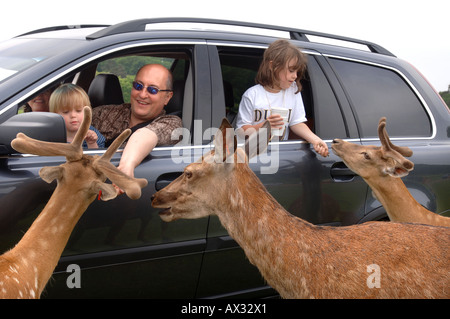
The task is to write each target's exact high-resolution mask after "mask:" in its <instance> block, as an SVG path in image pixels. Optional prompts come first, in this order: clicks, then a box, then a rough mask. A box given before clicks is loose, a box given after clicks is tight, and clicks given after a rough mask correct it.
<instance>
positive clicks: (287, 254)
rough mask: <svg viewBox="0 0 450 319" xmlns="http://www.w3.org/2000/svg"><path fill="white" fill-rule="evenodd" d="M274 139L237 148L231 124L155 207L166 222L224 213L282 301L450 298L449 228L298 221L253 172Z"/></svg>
mask: <svg viewBox="0 0 450 319" xmlns="http://www.w3.org/2000/svg"><path fill="white" fill-rule="evenodd" d="M268 134H270V128H269V127H267V125H266V126H265V127H263V128H262V129H260V130H259V131H258V133H257V134H253V135H251V136H250V138H249V139H248V140H247V142H246V144H245V147H244V149H241V148H237V147H236V141H235V137H234V131H233V129H232V128H231V126H230V125H229V123H228V121H226V120H224V121H223V123H222V125H221V127H220V129H219V130H218V132H217V134H216V136H215V139H214V145H215V149H214V150H212V151H210V152H209V153H207V154H205V155H204V156H202V158H201V159H200V160H199V161H197V162H195V163H192V164H190V165H188V166H187V167H186V168H185V170H184V173H183V175H181V176H180V177H179V178H178V179H176V180H175V181H173V182H172V183H171V184H170V185H168V186H167V187H166V188H164V189H162V190H160V191H158V192H157V193H156V194H155V195H154V196H153V199H152V205H153V207H155V208H160V209H163V211H161V212H160V217H161V218H162V219H163V220H164V221H166V222H171V221H174V220H177V219H180V218H185V219H192V218H201V217H206V216H208V215H211V214H215V215H217V216H218V217H219V219H220V221H221V223H222V225H223V226H224V227H225V228H226V229H227V230H228V233H229V234H230V235H231V237H233V238H234V239H235V240H236V241H237V243H238V244H239V245H240V246H241V247H242V248H243V250H244V252H245V254H246V256H247V257H248V259H249V261H250V262H251V263H252V264H254V265H256V266H257V267H258V269H259V270H260V272H261V274H262V275H263V277H264V278H265V280H266V281H267V282H268V283H269V284H270V285H271V286H272V287H273V288H274V289H276V290H277V291H278V292H279V293H280V295H281V296H282V297H283V298H449V297H450V291H449V290H448V289H449V286H450V265H449V262H448V261H449V258H450V255H449V250H448V247H449V245H450V229H449V228H446V227H436V226H429V225H417V224H401V223H385V222H370V223H365V224H362V225H354V226H348V227H331V226H328V227H327V226H322V227H321V226H316V225H313V224H310V223H308V222H306V221H304V220H302V219H300V218H298V217H296V216H293V215H291V214H290V213H288V212H287V211H286V210H285V209H284V208H283V207H282V206H281V205H280V204H279V203H278V202H277V201H276V200H275V199H274V198H273V197H272V196H271V195H270V194H269V193H268V192H267V190H266V189H265V188H264V186H263V184H262V183H261V181H260V180H259V179H258V178H257V176H256V175H255V174H254V173H253V171H252V170H251V169H250V168H249V166H248V159H249V158H251V157H252V156H255V155H256V154H257V153H258V152H260V151H261V150H263V148H264V147H263V146H264V144H266V143H262V142H260V141H267V140H268V138H269V137H268ZM255 140H256V142H255ZM373 265H377V266H378V267H379V270H380V277H379V279H380V282H379V288H376V287H374V286H372V285H370V284H369V281H370V280H369V277H370V276H371V273H370V272H368V271H371V269H372V267H374V268H375V266H373ZM375 269H376V268H375Z"/></svg>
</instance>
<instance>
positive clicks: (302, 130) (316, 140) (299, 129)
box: [289, 123, 328, 157]
mask: <svg viewBox="0 0 450 319" xmlns="http://www.w3.org/2000/svg"><path fill="white" fill-rule="evenodd" d="M289 129H290V130H292V131H293V132H294V133H295V134H297V135H298V136H299V137H301V138H303V139H304V140H306V141H307V142H309V143H311V144H312V145H313V146H314V150H315V151H316V152H317V153H319V154H320V155H322V156H323V157H327V156H328V146H327V144H326V143H325V142H324V141H322V139H321V138H320V137H318V136H317V135H316V134H314V133H313V132H312V131H311V130H310V128H309V127H308V125H306V124H305V123H299V124H295V125H293V126H290V127H289Z"/></svg>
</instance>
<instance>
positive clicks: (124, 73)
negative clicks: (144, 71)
mask: <svg viewBox="0 0 450 319" xmlns="http://www.w3.org/2000/svg"><path fill="white" fill-rule="evenodd" d="M174 61H175V59H174V58H168V57H154V56H136V55H132V56H124V57H118V58H112V59H109V60H105V61H103V62H100V63H99V64H98V66H97V70H96V75H98V74H102V73H110V74H115V75H116V76H117V77H118V78H119V81H120V86H121V88H122V94H123V99H124V102H125V103H130V92H131V84H132V82H133V81H134V77H135V76H136V73H137V71H139V69H140V68H141V67H142V66H143V65H146V64H151V63H156V64H162V65H164V66H165V67H166V68H168V69H171V68H172V65H173V63H174Z"/></svg>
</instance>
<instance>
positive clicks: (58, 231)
mask: <svg viewBox="0 0 450 319" xmlns="http://www.w3.org/2000/svg"><path fill="white" fill-rule="evenodd" d="M90 123H91V109H90V107H85V108H84V121H83V123H82V124H81V127H80V129H79V130H78V132H77V134H76V136H75V138H74V140H73V141H72V143H70V144H65V143H49V142H42V141H38V140H34V139H32V138H29V137H27V136H26V135H24V134H22V133H19V134H18V135H17V138H16V139H14V140H13V141H12V147H13V148H14V149H15V150H17V151H19V152H22V153H29V154H35V155H41V156H65V157H66V159H67V162H66V163H64V164H62V165H60V166H57V167H44V168H42V169H41V170H40V172H39V174H40V176H41V178H42V179H43V180H45V181H46V182H48V183H51V182H52V181H53V180H55V179H56V180H57V186H56V189H55V191H54V192H53V194H52V196H51V198H50V199H49V201H48V203H47V205H46V206H45V207H44V209H43V210H42V212H41V213H40V214H39V216H38V218H37V219H36V220H35V221H34V222H33V224H32V225H31V226H30V228H29V229H28V231H27V232H26V233H25V235H24V236H23V237H22V239H21V240H20V241H19V243H18V244H17V245H16V246H15V247H14V248H13V249H11V250H9V251H8V252H6V253H4V254H3V255H1V256H0V297H2V298H39V297H40V295H41V293H42V291H43V289H44V288H45V286H46V284H47V282H48V280H49V279H50V277H51V275H52V273H53V271H54V269H55V267H56V264H57V263H58V260H59V258H60V256H61V254H62V252H63V250H64V247H65V246H66V244H67V241H68V239H69V236H70V234H71V232H72V230H73V228H74V227H75V225H76V223H77V222H78V220H79V219H80V217H81V216H82V215H83V213H84V212H85V210H86V209H87V208H88V206H89V205H90V204H91V203H92V202H93V201H94V199H95V198H96V197H97V196H99V198H101V199H102V200H104V201H106V200H111V199H113V198H115V197H116V196H117V191H116V188H115V187H114V186H113V185H112V184H106V183H105V180H106V179H107V178H109V180H111V181H112V182H113V183H114V184H116V185H117V186H118V187H120V188H121V189H123V190H125V193H126V194H127V195H128V197H130V198H131V199H138V198H140V196H141V188H143V187H145V186H146V185H147V180H146V179H136V178H131V177H128V176H127V175H125V174H124V173H122V172H121V171H119V170H118V169H117V168H116V167H115V166H114V165H112V164H111V163H110V159H111V157H112V156H113V154H114V153H115V151H116V150H117V149H118V148H119V146H120V145H121V144H122V143H123V142H124V141H125V139H126V138H127V137H128V136H129V135H130V130H126V131H124V132H123V133H122V134H121V135H120V136H119V137H118V138H117V139H116V140H115V141H114V142H113V143H112V145H111V146H110V147H109V148H108V150H107V151H106V152H105V153H104V154H103V155H102V156H101V157H100V156H90V155H84V154H83V149H82V143H83V140H84V137H85V136H86V133H87V131H88V129H89V125H90Z"/></svg>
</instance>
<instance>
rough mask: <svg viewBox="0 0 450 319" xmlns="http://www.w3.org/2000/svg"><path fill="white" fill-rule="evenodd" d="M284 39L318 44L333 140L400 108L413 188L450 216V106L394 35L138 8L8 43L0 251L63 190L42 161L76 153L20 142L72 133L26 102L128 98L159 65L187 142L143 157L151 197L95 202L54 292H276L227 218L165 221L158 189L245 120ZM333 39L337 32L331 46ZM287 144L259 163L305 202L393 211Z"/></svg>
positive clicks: (0, 142)
mask: <svg viewBox="0 0 450 319" xmlns="http://www.w3.org/2000/svg"><path fill="white" fill-rule="evenodd" d="M192 25H193V26H194V28H190V27H191V26H192ZM269 33H270V35H268V34H269ZM281 37H285V38H288V39H291V41H292V42H293V43H295V44H296V45H297V46H298V47H300V48H301V49H302V50H303V52H304V53H305V54H307V56H308V70H307V74H306V76H305V78H304V79H303V82H302V84H303V91H302V97H303V100H304V104H305V108H306V112H307V117H308V123H309V125H310V126H311V128H312V129H313V130H314V131H315V133H316V134H317V135H319V136H320V137H321V138H322V139H324V140H325V141H326V142H327V143H328V145H330V143H331V141H332V139H333V138H342V139H345V140H349V141H352V142H354V143H361V144H379V141H378V137H377V130H376V128H377V123H378V120H379V119H380V117H382V116H385V117H387V119H388V121H387V123H388V124H387V130H388V132H389V135H390V136H391V139H392V140H393V141H394V143H395V144H397V145H401V146H408V147H410V148H411V149H412V150H413V151H414V155H413V156H412V158H411V160H412V161H413V162H414V164H415V169H414V171H413V172H412V173H410V175H409V176H407V177H406V178H404V181H405V183H406V185H407V187H408V189H409V190H410V191H411V193H412V194H413V196H414V197H415V198H416V199H417V200H418V201H419V202H420V203H421V204H422V205H424V206H425V207H427V208H428V209H430V210H432V211H434V212H436V213H438V214H447V215H449V212H450V197H449V196H448V194H449V189H450V160H449V159H450V142H449V136H450V113H449V110H448V108H447V106H446V105H445V104H444V103H443V101H442V100H441V99H440V97H439V95H438V94H437V93H436V92H435V91H434V90H433V88H432V87H431V86H430V85H429V84H428V83H427V81H426V80H425V79H424V78H423V77H422V76H421V75H420V74H419V72H417V71H416V70H415V69H414V68H413V67H412V66H411V65H409V64H408V63H406V62H404V61H402V60H400V59H398V58H396V57H395V56H394V55H393V54H392V53H390V52H389V51H387V50H386V49H384V48H383V47H380V46H378V45H376V44H374V43H369V42H366V41H360V40H355V39H350V38H344V37H339V36H334V35H329V34H321V33H316V32H310V31H305V30H297V29H288V28H282V27H276V26H268V25H259V24H249V23H241V22H234V21H219V20H209V19H181V18H174V19H169V18H167V19H149V20H135V21H129V22H124V23H120V24H117V25H113V26H77V27H55V28H48V29H45V30H37V31H34V32H30V33H28V34H25V35H22V36H19V37H16V38H13V39H11V40H9V41H6V42H3V43H0V87H1V90H0V152H1V155H0V252H3V251H6V250H7V249H9V248H11V247H13V246H14V245H15V243H17V242H18V241H19V240H20V238H21V236H22V235H23V233H24V232H25V231H26V230H27V229H28V227H29V225H30V224H31V223H32V222H33V221H34V219H35V218H36V216H37V215H38V214H39V212H40V211H41V209H42V207H43V206H44V205H45V204H46V202H47V201H48V199H49V197H50V195H51V194H52V192H53V190H54V188H55V184H46V183H45V182H43V181H42V180H41V179H40V177H39V175H38V171H39V169H40V168H41V167H43V166H55V165H59V164H60V163H62V162H64V161H65V159H64V158H62V157H43V156H39V157H38V156H31V155H27V154H17V152H15V151H13V150H12V149H11V147H10V141H11V139H12V138H14V136H15V135H16V133H17V132H20V131H23V132H25V133H26V134H28V135H31V136H33V137H35V138H38V139H43V140H52V141H65V129H64V124H63V121H62V118H61V117H60V116H59V115H56V114H51V113H23V114H22V113H21V112H22V108H23V105H25V104H26V103H27V101H29V100H31V99H32V98H33V97H35V96H36V95H38V94H39V93H42V92H43V91H45V90H47V89H49V88H51V87H55V86H57V85H58V84H60V83H65V82H71V83H76V84H78V85H80V86H81V87H83V88H84V89H85V90H86V92H89V95H90V98H91V101H92V106H93V107H96V106H98V105H102V104H120V103H123V102H124V101H125V102H126V101H128V99H129V93H130V90H131V82H132V81H133V77H134V75H135V73H136V71H137V70H138V69H139V67H140V66H142V65H144V64H147V63H161V64H163V65H165V66H167V67H168V68H170V69H171V70H172V72H173V74H174V78H175V81H174V83H175V84H174V90H175V92H174V98H173V99H172V101H171V103H170V104H169V105H168V106H167V112H168V113H172V114H178V115H179V116H180V117H181V118H182V120H183V126H184V128H185V131H184V135H183V141H182V142H181V143H179V144H177V145H175V146H167V147H157V148H155V149H154V150H153V151H152V152H151V154H149V155H148V157H147V158H146V159H145V160H144V161H143V162H142V164H141V165H139V166H138V167H137V168H136V171H135V175H136V177H143V178H146V179H147V180H148V182H149V184H148V186H147V187H146V188H144V189H143V195H142V197H141V199H139V200H137V201H132V200H130V199H128V198H127V197H126V196H120V197H119V198H117V199H114V200H112V201H109V202H100V201H95V202H94V203H93V204H92V205H91V206H90V207H89V208H88V210H87V211H86V213H85V214H84V216H83V217H82V218H81V220H80V221H79V223H78V224H77V226H76V228H75V229H74V231H73V233H72V236H71V238H70V240H69V243H68V244H67V247H66V249H65V251H64V253H63V255H62V257H61V260H60V262H59V264H58V266H57V268H56V270H55V273H54V276H53V279H52V280H51V281H50V282H49V284H48V286H47V289H46V291H45V292H44V294H43V297H48V298H66V297H68V298H74V297H84V298H89V297H148V298H203V297H213V298H214V297H267V296H272V295H274V294H276V293H275V292H274V290H273V289H271V288H270V287H268V286H267V285H266V284H265V282H264V280H263V279H262V277H261V276H260V274H259V272H258V270H257V269H256V268H255V267H254V266H252V265H251V264H250V263H249V262H248V260H247V259H246V257H245V255H244V253H243V251H242V250H241V249H240V247H239V246H238V245H237V244H236V242H235V241H234V240H232V239H231V238H230V236H229V235H228V233H227V232H226V230H225V229H224V228H222V226H221V225H220V222H219V221H218V219H217V218H216V217H209V218H204V219H200V220H179V221H176V222H173V223H164V222H163V221H161V219H160V218H159V217H158V214H157V211H156V210H155V209H153V208H152V207H151V204H150V198H151V195H152V194H153V193H155V191H157V190H159V189H161V188H163V187H164V186H166V185H167V184H168V183H170V182H171V181H172V180H174V179H175V178H176V177H177V176H179V175H180V174H181V172H182V171H183V168H184V167H185V166H186V165H187V164H188V163H190V162H192V161H194V160H196V159H197V158H198V157H199V156H200V154H202V153H203V152H206V151H208V150H209V148H210V147H211V146H210V142H211V135H212V134H211V132H212V131H211V128H214V127H216V128H217V127H219V126H220V123H221V121H222V119H223V118H224V117H227V118H228V119H229V120H230V122H234V120H235V117H236V113H237V111H238V107H239V102H240V98H241V96H242V94H243V92H244V91H245V90H246V89H247V88H249V87H250V86H252V85H254V77H255V74H256V72H257V69H258V66H259V64H260V61H261V57H262V54H263V51H264V50H265V49H266V48H267V47H268V45H269V44H270V43H272V42H273V41H274V40H275V39H276V38H281ZM330 39H331V40H333V41H337V42H338V45H337V44H336V43H334V44H329V43H328V44H326V42H327V41H329V40H330ZM323 42H325V43H323ZM347 44H351V47H345V45H347ZM355 45H356V46H358V47H357V48H354V47H353V46H355ZM120 87H121V88H122V90H120V89H119V88H120ZM274 148H276V149H277V151H278V152H277V154H278V155H277V156H278V158H277V162H276V167H275V170H272V172H271V173H270V174H263V173H262V170H261V168H262V167H264V166H268V165H270V163H262V162H261V161H260V162H257V163H251V167H252V169H253V170H254V171H255V173H257V174H258V176H259V178H260V179H261V180H262V182H263V183H264V185H265V186H266V188H267V189H268V191H269V192H270V193H272V194H273V195H274V197H275V198H276V199H277V200H278V201H279V202H280V203H281V204H282V205H283V206H284V207H285V208H286V209H287V210H288V211H290V212H291V213H293V214H294V215H297V216H299V217H301V218H303V219H306V220H308V221H310V222H312V223H314V224H320V225H333V226H340V225H351V224H357V223H362V222H366V221H373V220H384V219H387V217H386V212H385V210H384V209H383V207H382V206H381V204H380V203H379V202H378V201H377V200H376V199H375V198H374V197H373V196H372V193H371V191H370V189H369V188H368V186H367V185H366V183H365V182H364V181H363V180H362V179H361V178H360V177H358V176H355V174H354V173H352V172H351V171H350V170H349V169H348V168H347V167H346V166H345V165H344V164H343V162H342V161H341V159H340V158H338V157H337V156H336V155H334V154H330V156H329V157H327V158H323V157H321V156H318V155H316V153H315V152H314V150H312V147H311V145H309V144H307V143H305V142H304V141H302V140H299V139H297V138H296V137H295V136H291V137H290V139H289V140H288V141H283V142H277V143H274V142H273V143H271V144H270V146H269V150H268V154H272V153H271V152H272V151H273V150H274ZM103 152H104V149H99V150H86V153H89V154H99V153H103ZM330 153H331V152H330ZM120 156H121V150H119V151H118V152H117V153H116V154H115V156H114V157H113V159H112V162H113V163H114V164H116V165H117V164H118V162H119V160H120ZM211 187H214V185H211ZM374 240H376V238H374ZM73 264H74V265H76V266H78V267H79V269H80V270H81V272H80V273H79V274H80V275H81V277H80V281H81V288H77V287H73V285H70V284H69V281H70V278H69V277H70V276H71V275H72V272H71V269H74V268H73V267H68V266H69V265H73Z"/></svg>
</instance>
